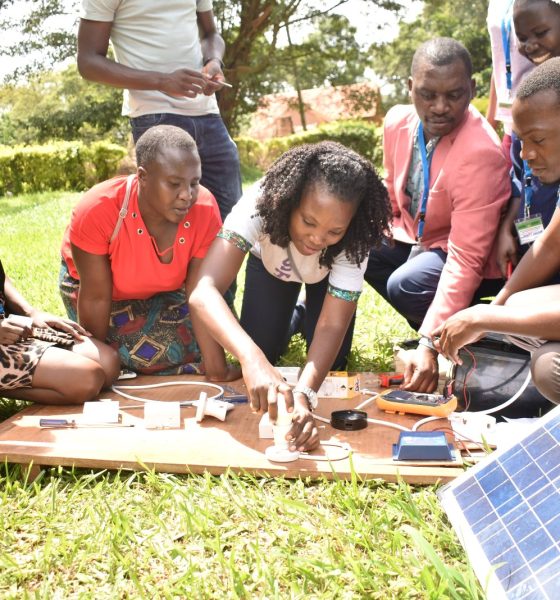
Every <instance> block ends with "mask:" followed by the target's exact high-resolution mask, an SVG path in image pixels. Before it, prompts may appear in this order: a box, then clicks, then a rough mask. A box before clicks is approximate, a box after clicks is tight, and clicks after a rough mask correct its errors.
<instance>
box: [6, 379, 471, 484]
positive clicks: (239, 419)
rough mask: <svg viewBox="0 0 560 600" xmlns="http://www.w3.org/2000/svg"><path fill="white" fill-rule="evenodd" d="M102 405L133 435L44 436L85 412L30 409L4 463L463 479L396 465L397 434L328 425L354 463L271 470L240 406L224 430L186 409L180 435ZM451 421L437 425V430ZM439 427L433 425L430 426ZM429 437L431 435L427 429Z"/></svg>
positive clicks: (178, 389)
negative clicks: (51, 424)
mask: <svg viewBox="0 0 560 600" xmlns="http://www.w3.org/2000/svg"><path fill="white" fill-rule="evenodd" d="M360 379H361V386H362V388H365V387H367V388H368V389H377V378H376V376H375V375H374V374H373V373H362V374H361V375H360ZM186 380H188V381H192V382H198V383H200V382H201V381H202V379H201V378H200V377H198V378H197V377H191V376H181V377H138V378H136V379H134V380H128V381H124V382H120V383H121V384H122V385H123V386H128V385H140V384H142V385H146V384H153V383H164V382H170V381H186ZM230 385H232V387H234V388H235V389H236V390H237V391H239V392H244V391H245V388H244V385H243V382H242V380H239V381H237V382H234V383H232V384H230ZM202 390H205V391H208V389H207V388H205V387H203V386H200V385H193V386H190V385H189V386H186V385H180V386H179V385H177V386H172V387H171V386H170V387H162V388H158V389H149V390H138V391H136V390H134V391H132V392H131V393H132V394H133V395H138V396H141V397H144V398H152V399H160V400H162V401H171V400H189V399H196V398H198V396H199V393H200V391H202ZM101 397H102V398H110V399H115V400H119V401H120V405H121V409H122V413H123V423H125V424H134V425H135V426H134V427H130V428H76V429H46V428H40V427H39V419H40V418H45V417H64V418H68V419H76V418H77V417H79V415H80V414H81V410H82V409H81V407H62V406H57V407H49V406H40V405H32V406H29V407H28V408H26V409H24V410H22V411H21V412H19V413H17V414H16V415H14V416H13V417H11V418H10V419H8V420H7V421H5V422H4V423H3V424H2V425H0V459H1V460H7V461H8V462H14V463H24V464H27V463H31V462H33V463H34V464H40V465H62V466H76V467H90V468H106V469H120V468H124V469H145V468H149V469H155V470H156V471H162V472H172V473H203V472H210V473H213V474H219V473H223V472H224V471H226V470H227V469H231V470H234V471H236V472H242V471H246V472H250V473H255V474H262V475H267V476H278V475H281V476H284V477H326V478H334V477H338V478H343V479H344V478H350V477H351V475H352V468H353V469H354V471H355V472H356V473H357V474H358V475H359V476H360V477H363V478H367V479H370V478H381V479H385V480H387V481H396V480H397V479H398V478H399V477H401V478H402V479H404V480H406V481H408V482H410V483H420V484H428V483H434V482H436V481H441V482H444V481H449V480H451V479H453V478H455V477H457V476H458V475H459V474H460V473H462V472H463V469H462V467H461V466H460V463H452V464H449V463H445V464H441V463H439V464H438V463H424V464H410V463H407V464H404V463H395V462H394V461H393V460H392V458H391V452H392V444H394V443H395V442H396V441H397V439H398V436H399V431H398V430H396V429H392V428H389V427H384V426H380V425H374V424H371V423H370V424H369V425H368V427H367V428H366V429H363V430H361V431H340V430H337V429H334V428H332V427H331V426H330V424H327V423H322V422H318V426H319V432H320V437H321V440H322V441H324V442H335V443H337V442H343V443H347V444H349V445H350V446H351V448H352V451H353V452H352V455H351V458H350V459H349V458H345V459H344V460H336V458H337V457H340V456H341V455H342V454H343V452H342V450H341V449H339V448H330V447H321V448H320V449H319V450H318V451H316V452H313V453H312V454H313V455H314V456H320V457H321V458H323V459H326V458H327V457H331V459H332V460H330V461H329V460H319V459H303V458H300V459H299V460H297V461H295V462H292V463H272V462H270V461H268V460H267V459H266V457H265V455H264V451H265V449H266V448H267V447H268V446H270V445H272V440H266V439H259V437H258V424H259V420H260V415H258V414H254V413H252V412H251V410H250V408H249V406H248V405H247V404H237V405H236V406H235V408H234V409H233V410H232V411H230V412H229V413H228V415H227V418H226V421H225V422H221V421H219V420H217V419H214V418H213V417H206V418H205V419H204V420H203V421H202V422H201V423H200V424H199V423H196V421H195V408H192V407H187V408H183V409H181V420H182V426H181V428H180V429H162V430H148V429H145V428H144V426H143V420H142V415H143V411H142V408H128V409H127V408H126V407H127V406H139V405H140V404H141V403H139V402H138V401H135V400H129V399H125V398H123V397H121V396H118V395H117V394H116V393H114V392H110V393H103V394H102V395H101ZM366 398H367V396H362V395H358V396H355V397H354V398H352V399H321V400H320V403H319V408H318V410H317V413H318V414H319V415H321V416H324V417H326V418H329V417H330V413H331V412H332V411H333V410H340V409H344V408H354V407H355V406H357V405H358V404H360V403H361V402H363V401H364V400H365V399H366ZM364 410H366V411H367V412H368V416H369V417H371V418H375V419H382V420H387V421H391V422H394V423H398V424H400V425H404V426H406V427H411V426H412V425H413V424H414V423H415V422H416V421H417V420H418V419H419V418H421V417H415V416H408V415H407V416H404V415H388V414H385V413H382V412H381V411H379V410H378V409H377V407H376V406H375V403H374V402H371V403H370V404H369V405H368V406H366V407H365V409H364ZM441 423H443V424H444V425H447V421H437V422H436V425H440V424H441ZM429 425H432V427H434V424H431V423H430V424H429ZM426 428H427V429H429V428H430V427H428V426H427V427H426Z"/></svg>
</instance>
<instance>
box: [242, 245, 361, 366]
mask: <svg viewBox="0 0 560 600" xmlns="http://www.w3.org/2000/svg"><path fill="white" fill-rule="evenodd" d="M301 285H302V284H301V283H297V282H295V281H282V280H281V279H278V278H277V277H274V275H271V274H270V273H269V272H268V271H267V270H266V269H265V267H264V265H263V263H262V261H261V259H260V258H256V257H255V256H253V255H252V254H249V258H248V259H247V267H246V271H245V291H244V293H243V305H242V307H241V319H240V322H241V327H243V329H244V330H245V331H246V332H247V333H248V334H249V336H250V337H251V339H252V340H253V341H254V342H255V344H257V346H258V347H259V348H260V349H261V350H262V351H263V352H264V354H265V356H266V358H267V360H268V362H270V363H271V364H272V365H274V364H276V362H277V361H278V359H279V358H280V356H281V354H282V353H283V352H284V351H285V350H286V347H287V346H288V342H289V341H290V335H289V334H290V322H291V320H292V315H293V312H294V307H295V305H296V302H297V298H298V294H299V291H300V289H301ZM327 287H328V277H325V279H323V280H322V281H319V282H318V283H313V284H306V285H305V294H306V315H305V341H306V343H307V348H308V349H309V346H310V345H311V341H312V340H313V334H314V333H315V327H316V325H317V321H318V320H319V315H320V313H321V309H322V308H323V301H324V300H325V295H326V293H327ZM354 320H355V315H354V317H353V318H352V321H351V323H350V325H349V326H348V330H347V332H346V336H345V337H344V340H343V342H342V346H341V348H340V350H339V352H338V355H337V357H336V358H335V360H334V363H333V365H332V366H331V370H333V371H342V370H345V369H346V359H347V356H348V353H349V352H350V348H351V346H352V335H353V333H354Z"/></svg>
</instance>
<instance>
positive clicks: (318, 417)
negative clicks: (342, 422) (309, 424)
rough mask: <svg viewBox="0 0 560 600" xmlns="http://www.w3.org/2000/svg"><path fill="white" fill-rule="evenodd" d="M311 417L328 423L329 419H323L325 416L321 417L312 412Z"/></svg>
mask: <svg viewBox="0 0 560 600" xmlns="http://www.w3.org/2000/svg"><path fill="white" fill-rule="evenodd" d="M313 418H314V419H316V420H317V421H323V423H328V424H329V425H330V423H331V420H330V419H325V417H321V416H319V415H316V414H313Z"/></svg>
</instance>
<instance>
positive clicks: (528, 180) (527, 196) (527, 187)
mask: <svg viewBox="0 0 560 600" xmlns="http://www.w3.org/2000/svg"><path fill="white" fill-rule="evenodd" d="M532 184H533V173H532V171H531V167H530V166H529V163H528V162H527V161H526V160H524V161H523V194H524V204H525V211H524V212H525V218H527V217H528V216H529V215H530V213H531V202H532V201H533V185H532Z"/></svg>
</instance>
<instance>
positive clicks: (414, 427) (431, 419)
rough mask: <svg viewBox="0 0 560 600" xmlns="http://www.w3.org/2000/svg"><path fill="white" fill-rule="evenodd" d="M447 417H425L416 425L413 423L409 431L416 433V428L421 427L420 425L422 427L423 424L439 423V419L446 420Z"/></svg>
mask: <svg viewBox="0 0 560 600" xmlns="http://www.w3.org/2000/svg"><path fill="white" fill-rule="evenodd" d="M446 418H447V417H435V416H432V417H426V418H425V419H420V420H419V421H416V423H414V425H413V426H412V429H411V431H416V430H417V429H418V427H422V425H424V423H429V422H430V421H439V419H446Z"/></svg>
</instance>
